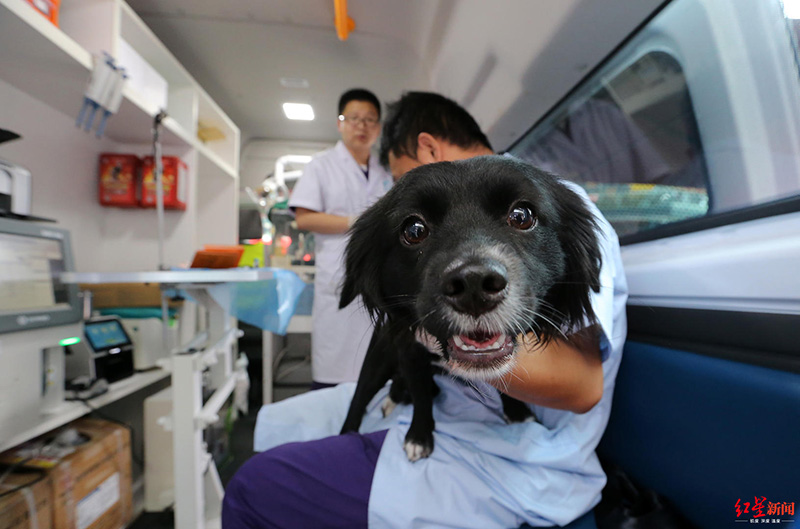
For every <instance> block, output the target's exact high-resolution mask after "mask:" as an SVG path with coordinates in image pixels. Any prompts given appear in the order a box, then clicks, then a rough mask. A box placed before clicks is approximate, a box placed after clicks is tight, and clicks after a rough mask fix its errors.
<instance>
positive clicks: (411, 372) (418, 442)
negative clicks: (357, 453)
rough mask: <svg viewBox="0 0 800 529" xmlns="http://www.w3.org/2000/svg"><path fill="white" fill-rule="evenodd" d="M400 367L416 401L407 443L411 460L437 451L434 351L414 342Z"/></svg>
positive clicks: (401, 355) (405, 349) (403, 353)
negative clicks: (434, 416) (434, 443)
mask: <svg viewBox="0 0 800 529" xmlns="http://www.w3.org/2000/svg"><path fill="white" fill-rule="evenodd" d="M399 363H400V371H401V373H402V375H403V379H404V380H405V382H406V385H407V387H408V392H409V393H410V394H411V401H412V402H413V403H414V414H413V416H412V418H411V424H410V425H409V427H408V433H406V439H405V443H404V445H403V447H404V448H405V450H406V455H407V456H408V460H409V461H417V460H419V459H422V458H423V457H428V456H429V455H431V453H432V452H433V430H434V428H435V426H436V425H435V423H434V420H433V397H434V391H433V384H431V382H432V380H433V366H432V364H431V354H430V352H428V350H427V349H426V348H425V347H423V346H422V345H420V344H419V343H416V342H413V343H409V344H407V346H406V347H405V348H404V349H403V350H401V352H400V358H399Z"/></svg>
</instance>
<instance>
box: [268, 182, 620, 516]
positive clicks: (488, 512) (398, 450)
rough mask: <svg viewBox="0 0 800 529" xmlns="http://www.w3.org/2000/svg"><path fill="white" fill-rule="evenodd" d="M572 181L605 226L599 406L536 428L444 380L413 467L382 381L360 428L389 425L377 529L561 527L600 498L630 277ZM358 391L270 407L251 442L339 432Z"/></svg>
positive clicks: (490, 398)
mask: <svg viewBox="0 0 800 529" xmlns="http://www.w3.org/2000/svg"><path fill="white" fill-rule="evenodd" d="M565 185H568V186H569V187H570V188H572V189H574V190H575V191H576V192H578V193H579V194H581V195H582V196H583V197H584V199H585V200H586V201H587V203H588V206H589V207H590V208H591V209H592V211H593V212H594V214H595V215H596V216H597V221H598V223H599V225H600V229H601V232H602V233H601V237H600V238H601V251H602V255H603V267H602V270H601V275H600V283H601V289H600V292H599V293H597V294H593V296H592V304H593V307H594V310H595V313H596V314H597V316H598V319H599V322H600V325H601V327H602V336H601V339H600V348H601V353H602V359H603V374H604V388H603V397H602V399H601V401H600V402H599V403H598V404H597V405H596V406H595V407H594V408H592V410H590V411H589V412H587V413H584V414H575V413H571V412H567V411H562V410H554V409H549V408H544V407H542V406H533V410H534V412H535V413H536V415H537V417H538V418H539V420H540V421H541V423H523V424H506V422H505V421H504V419H503V411H502V402H501V400H500V397H499V393H498V392H497V390H495V389H494V388H493V387H491V386H489V385H488V384H485V383H476V382H473V383H471V384H467V383H464V382H462V381H461V380H460V379H454V378H452V377H449V376H437V377H436V383H437V384H438V386H439V388H440V389H441V393H440V394H439V396H438V397H437V398H436V399H435V401H434V410H433V411H434V419H435V420H436V431H435V433H434V437H435V443H436V446H435V450H434V451H433V454H432V455H431V457H429V458H427V459H423V460H420V461H417V462H415V463H410V462H409V461H408V459H407V457H406V453H405V451H404V450H403V440H404V438H405V434H406V431H407V429H408V425H409V423H410V420H411V414H412V407H411V406H402V405H400V406H398V407H397V408H395V410H394V411H393V413H392V414H391V415H390V416H389V417H387V418H383V417H382V414H381V409H380V406H381V404H382V402H383V400H384V398H385V397H386V396H387V395H388V386H386V387H384V388H383V389H382V390H381V391H380V392H379V393H378V394H377V395H376V396H375V398H374V399H373V400H372V402H371V403H370V405H369V407H368V410H367V414H366V416H365V418H364V421H363V423H362V428H361V432H362V433H363V432H373V431H378V430H384V429H388V430H389V431H388V433H387V435H386V438H385V440H384V444H383V447H382V449H381V452H380V456H379V457H378V462H377V466H376V469H375V475H374V477H373V481H372V489H371V493H370V500H369V527H370V528H414V527H458V528H461V529H470V528H475V529H485V528H487V527H508V528H511V527H519V526H520V525H522V524H523V523H528V524H530V525H532V526H538V527H542V526H553V525H566V524H568V523H570V522H571V521H573V520H575V519H577V518H578V517H580V516H581V515H582V514H584V513H586V512H588V511H589V510H591V509H592V508H593V507H594V506H595V505H596V504H597V502H599V500H600V494H601V491H602V488H603V486H604V485H605V474H604V473H603V470H602V468H601V467H600V464H599V462H598V460H597V456H596V455H595V452H594V450H595V447H596V446H597V444H598V442H599V441H600V437H601V436H602V434H603V431H604V429H605V426H606V423H607V421H608V417H609V413H610V409H611V399H612V397H613V392H614V380H615V378H616V373H617V369H618V368H619V362H620V359H621V355H622V348H623V344H624V341H625V336H626V333H627V322H626V318H625V301H626V300H627V283H626V281H625V275H624V272H623V270H622V262H621V258H620V253H619V243H618V241H617V237H616V234H615V233H614V231H613V230H612V229H611V227H610V225H609V224H608V222H607V221H606V220H605V219H603V218H602V216H601V215H600V214H599V212H598V211H597V210H596V208H595V207H594V206H593V205H592V204H591V203H590V202H589V201H588V198H586V195H585V193H584V192H583V191H582V190H581V189H580V187H578V186H576V185H574V184H568V183H565ZM354 387H355V386H354V384H341V385H339V386H337V387H335V388H331V389H323V390H319V391H315V392H313V393H309V394H305V395H301V396H299V397H296V398H294V399H290V400H288V401H283V402H280V403H278V404H275V405H270V406H265V407H264V408H262V410H261V411H260V412H259V417H258V421H257V425H256V432H255V435H256V438H255V447H256V449H257V450H264V449H267V448H270V447H273V446H277V445H279V444H282V443H285V442H289V441H298V440H311V439H320V438H322V437H326V436H329V435H333V434H335V433H336V432H338V431H339V428H340V427H341V425H342V423H343V421H344V417H345V414H346V412H347V408H348V406H349V403H350V400H351V397H352V394H353V391H354ZM254 493H255V491H254Z"/></svg>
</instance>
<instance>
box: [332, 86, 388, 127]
mask: <svg viewBox="0 0 800 529" xmlns="http://www.w3.org/2000/svg"><path fill="white" fill-rule="evenodd" d="M350 101H364V102H365V103H372V104H373V105H374V106H375V110H377V111H378V119H380V117H381V102H380V101H378V98H377V97H375V94H373V93H372V92H370V91H369V90H367V89H366V88H352V89H350V90H348V91H347V92H345V93H344V94H342V97H340V98H339V115H340V116H341V115H342V112H344V107H346V106H347V103H349V102H350Z"/></svg>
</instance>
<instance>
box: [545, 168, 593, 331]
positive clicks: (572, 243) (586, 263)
mask: <svg viewBox="0 0 800 529" xmlns="http://www.w3.org/2000/svg"><path fill="white" fill-rule="evenodd" d="M554 192H555V194H556V197H555V198H556V200H555V203H556V208H557V210H558V213H559V217H560V219H561V220H560V222H559V231H560V233H559V239H560V241H561V245H562V248H563V250H564V253H565V260H566V267H565V273H564V276H563V277H562V278H561V280H560V281H559V283H558V284H556V285H555V286H554V287H553V289H551V296H548V297H551V300H550V301H551V303H552V304H553V305H554V306H555V307H556V308H557V309H558V310H559V311H560V312H561V313H562V314H563V315H564V317H565V320H566V321H564V323H565V325H566V326H567V328H570V329H574V328H577V327H583V326H584V324H585V323H586V322H587V320H588V322H590V323H594V322H595V321H596V319H597V318H596V316H595V313H594V310H593V309H592V300H591V292H590V289H591V290H594V291H595V292H599V291H600V267H601V264H602V256H601V254H600V243H599V240H598V236H599V235H598V234H599V230H598V226H597V223H596V221H595V218H594V215H593V214H592V212H591V211H590V210H589V208H588V207H587V205H586V203H585V202H584V201H583V199H582V198H581V197H580V196H579V195H578V194H577V193H576V192H574V191H572V190H571V189H569V188H568V187H566V186H565V185H563V184H561V183H556V187H555V188H554Z"/></svg>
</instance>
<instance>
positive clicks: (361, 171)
mask: <svg viewBox="0 0 800 529" xmlns="http://www.w3.org/2000/svg"><path fill="white" fill-rule="evenodd" d="M338 115H339V118H338V121H337V127H338V129H339V134H340V135H341V137H342V139H341V140H340V141H339V142H338V143H337V144H336V146H335V147H333V148H332V149H329V150H327V151H324V152H322V153H320V154H318V155H316V156H315V157H314V159H313V160H311V162H309V163H308V165H306V167H305V170H304V171H303V176H302V177H301V178H300V180H299V181H298V182H297V184H296V185H295V187H294V189H293V190H292V195H291V197H290V199H289V207H291V208H292V209H293V210H294V212H295V219H296V220H297V226H298V227H299V228H300V229H302V230H308V231H311V232H313V233H314V237H315V242H316V248H317V254H316V264H317V266H316V270H317V272H316V274H315V276H314V306H313V313H312V332H311V376H312V380H313V385H312V389H318V388H323V387H329V386H333V385H336V384H339V383H341V382H352V381H354V380H356V379H357V378H358V373H359V370H360V369H361V363H362V361H363V359H364V355H365V354H366V351H367V346H368V345H369V337H370V336H371V333H372V322H371V321H370V319H369V316H368V315H367V313H366V311H365V310H363V308H361V307H360V306H359V304H358V303H354V304H352V305H351V306H349V307H345V308H343V309H339V296H338V293H337V290H336V289H337V287H338V285H339V284H340V283H341V281H342V277H343V274H344V263H343V261H342V256H343V255H344V249H345V247H346V246H347V240H348V237H347V230H348V228H349V227H350V225H351V224H352V223H353V220H354V219H355V218H356V217H357V216H358V215H359V214H360V213H361V212H363V211H364V210H365V209H367V208H368V207H369V206H370V205H372V204H373V203H374V202H375V201H376V200H378V199H379V198H380V197H381V196H383V194H384V193H386V191H388V190H389V188H390V187H391V186H392V179H391V177H390V176H389V174H388V173H387V172H386V171H385V170H384V168H383V167H382V166H381V165H380V163H378V160H377V159H376V157H375V156H372V155H371V150H372V146H373V145H374V144H375V142H376V141H377V139H378V134H379V133H380V118H381V104H380V102H379V101H378V98H377V97H375V94H373V93H372V92H370V91H369V90H365V89H362V88H356V89H352V90H348V91H347V92H345V93H344V94H342V96H341V97H340V98H339V114H338Z"/></svg>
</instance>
